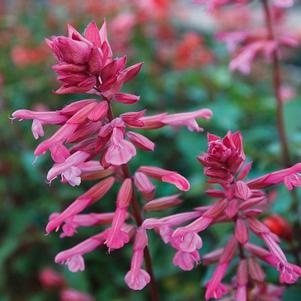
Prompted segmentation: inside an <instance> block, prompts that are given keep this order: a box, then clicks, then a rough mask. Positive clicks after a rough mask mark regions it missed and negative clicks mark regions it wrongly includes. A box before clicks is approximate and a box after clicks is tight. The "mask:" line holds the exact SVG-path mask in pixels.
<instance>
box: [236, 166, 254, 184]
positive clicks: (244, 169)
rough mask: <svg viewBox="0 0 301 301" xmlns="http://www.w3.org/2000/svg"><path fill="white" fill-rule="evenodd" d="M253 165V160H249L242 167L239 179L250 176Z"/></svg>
mask: <svg viewBox="0 0 301 301" xmlns="http://www.w3.org/2000/svg"><path fill="white" fill-rule="evenodd" d="M252 165H253V162H249V163H247V164H246V165H245V166H244V167H242V169H241V171H240V172H239V174H238V176H237V180H238V181H241V180H243V179H245V178H246V177H247V176H248V174H249V172H250V170H251V168H252Z"/></svg>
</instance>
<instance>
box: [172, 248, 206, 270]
mask: <svg viewBox="0 0 301 301" xmlns="http://www.w3.org/2000/svg"><path fill="white" fill-rule="evenodd" d="M200 259H201V257H200V254H199V253H198V251H193V252H183V251H177V253H176V255H175V256H174V258H173V260H172V263H173V264H174V265H175V266H178V267H179V268H181V269H182V270H184V271H190V270H192V269H193V268H194V266H195V265H197V264H198V263H199V261H200Z"/></svg>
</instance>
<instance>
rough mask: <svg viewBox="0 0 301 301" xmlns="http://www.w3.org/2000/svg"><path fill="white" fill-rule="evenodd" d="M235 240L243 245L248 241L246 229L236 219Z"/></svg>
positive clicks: (243, 223) (243, 224)
mask: <svg viewBox="0 0 301 301" xmlns="http://www.w3.org/2000/svg"><path fill="white" fill-rule="evenodd" d="M235 238H236V239H237V241H238V242H240V243H241V244H243V245H244V244H246V243H247V242H248V240H249V233H248V228H247V226H246V224H245V222H244V221H243V220H242V219H240V218H238V219H237V220H236V223H235Z"/></svg>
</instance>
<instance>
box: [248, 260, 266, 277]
mask: <svg viewBox="0 0 301 301" xmlns="http://www.w3.org/2000/svg"><path fill="white" fill-rule="evenodd" d="M248 270H249V274H250V277H251V278H252V279H253V280H254V281H256V282H264V280H265V273H264V271H263V269H262V268H261V266H260V265H259V264H258V262H257V260H256V259H255V258H254V257H249V259H248Z"/></svg>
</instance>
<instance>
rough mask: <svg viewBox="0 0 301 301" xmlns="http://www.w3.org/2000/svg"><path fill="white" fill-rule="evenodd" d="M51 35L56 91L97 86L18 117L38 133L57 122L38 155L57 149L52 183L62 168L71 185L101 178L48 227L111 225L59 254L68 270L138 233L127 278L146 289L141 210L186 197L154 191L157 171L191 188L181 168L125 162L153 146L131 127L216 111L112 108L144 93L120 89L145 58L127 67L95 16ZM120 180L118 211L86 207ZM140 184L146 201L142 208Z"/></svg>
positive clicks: (193, 124) (189, 123)
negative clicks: (81, 27)
mask: <svg viewBox="0 0 301 301" xmlns="http://www.w3.org/2000/svg"><path fill="white" fill-rule="evenodd" d="M47 43H48V45H49V46H50V48H51V49H52V51H53V53H54V55H55V57H56V59H57V64H56V65H54V66H53V69H54V70H55V72H56V73H57V75H58V77H57V78H58V80H59V81H60V82H61V83H62V86H61V87H60V88H59V89H58V90H57V91H56V93H58V94H62V93H88V94H94V98H88V99H83V100H80V101H75V102H72V103H70V104H69V105H67V106H65V107H63V108H62V109H60V110H57V111H50V112H48V111H45V112H42V111H30V110H18V111H16V112H14V113H13V118H15V119H19V120H22V119H32V120H33V123H32V133H33V136H34V137H35V138H36V139H38V138H39V137H43V136H44V129H43V126H44V125H57V126H58V129H57V130H56V131H55V133H54V134H53V135H52V136H50V137H49V138H47V139H46V140H44V141H42V142H41V143H40V144H39V145H38V146H37V148H36V150H35V152H34V154H35V156H36V157H38V156H40V155H42V154H45V153H46V152H47V151H49V152H50V154H51V157H52V160H53V161H54V164H53V166H52V168H51V169H50V170H49V172H48V174H47V180H48V181H49V183H50V182H52V181H53V180H55V179H56V178H57V177H59V176H60V177H61V182H62V183H68V184H70V185H71V186H77V185H80V184H81V182H82V181H92V180H97V183H96V184H94V185H93V186H92V187H91V188H90V189H89V190H88V191H86V192H85V193H84V194H82V195H80V196H79V197H77V198H76V200H75V201H74V202H72V203H71V204H70V205H69V206H68V207H67V208H66V209H65V210H63V211H62V212H60V213H58V212H56V213H53V214H51V216H50V218H49V222H48V224H47V226H46V232H47V233H48V234H49V233H51V232H52V231H54V230H56V231H58V230H59V229H60V228H61V229H62V232H63V233H62V234H61V237H66V236H67V237H70V236H73V235H74V234H75V233H76V231H77V229H78V228H80V227H90V226H98V225H108V226H107V227H106V228H105V229H104V230H103V231H102V232H100V233H98V234H96V235H94V236H92V237H90V238H88V239H86V240H85V241H83V242H82V243H80V244H78V245H76V246H75V247H73V248H71V249H69V250H66V251H63V252H61V253H59V254H58V255H57V256H56V258H55V261H56V262H57V263H61V264H63V263H66V264H67V265H68V268H69V270H70V271H73V272H75V271H82V270H84V268H85V263H84V259H83V255H84V254H86V253H88V252H91V251H93V250H94V249H96V248H98V247H100V246H101V245H106V246H107V247H108V249H109V251H112V250H116V249H120V248H122V247H123V246H124V245H125V244H127V243H128V242H129V241H130V239H131V238H132V237H134V239H135V243H134V248H133V258H132V264H131V270H130V272H129V273H128V274H127V275H126V277H125V281H126V282H127V284H128V285H129V286H130V287H131V288H133V289H141V288H142V287H144V286H145V285H146V284H147V283H148V282H149V281H150V275H149V274H148V273H147V272H146V271H144V270H142V267H141V266H142V263H143V252H144V249H145V248H146V247H147V235H146V232H145V230H144V229H141V228H139V226H140V225H141V223H142V222H143V220H142V216H143V212H144V211H145V212H147V211H153V210H162V209H165V208H168V207H171V206H174V205H176V204H178V203H179V202H180V201H181V200H180V199H179V195H172V196H165V197H161V198H157V199H154V196H155V190H156V187H155V186H154V184H153V183H152V181H151V178H152V179H155V180H158V181H161V182H167V183H170V184H173V185H175V186H176V187H177V188H178V189H179V190H182V191H187V190H189V187H190V185H189V182H188V181H187V180H186V179H185V178H184V177H183V176H181V175H180V174H178V173H176V172H174V171H170V170H166V169H162V168H159V167H152V166H141V167H139V168H138V169H137V170H136V172H135V174H134V175H133V176H132V175H131V174H130V171H129V167H128V165H127V163H128V162H129V161H130V160H131V159H132V158H133V157H135V155H136V148H140V149H142V150H144V151H153V150H154V148H155V144H154V142H152V141H151V140H150V139H148V138H147V137H145V136H144V135H142V134H141V133H137V132H135V131H133V130H134V129H144V130H152V129H157V128H161V127H164V126H167V125H169V126H172V127H179V126H186V127H187V128H188V129H189V130H191V131H197V132H199V131H202V128H200V127H199V125H198V123H197V121H196V119H198V118H204V119H208V118H210V117H211V115H212V113H211V111H210V110H209V109H201V110H197V111H194V112H188V113H177V114H168V113H161V114H157V115H153V116H144V115H145V110H142V111H138V112H125V113H123V114H121V115H119V116H114V113H113V109H112V105H113V104H114V103H115V102H121V103H123V104H128V105H130V104H133V103H135V102H137V101H138V100H139V96H136V95H133V94H128V93H123V92H120V89H121V88H122V86H123V84H124V83H126V82H128V81H130V80H132V79H133V78H134V77H135V76H136V75H137V74H138V72H139V70H140V68H141V66H142V64H141V63H138V64H135V65H133V66H130V67H127V68H126V67H125V66H126V57H125V56H124V57H121V58H114V57H113V53H112V50H111V47H110V44H109V42H108V38H107V33H106V24H105V23H104V24H103V25H102V27H101V29H100V30H98V28H97V26H96V24H95V23H94V22H92V23H90V24H89V25H88V26H87V28H86V30H85V33H84V35H81V34H80V33H79V32H78V31H76V30H75V29H74V28H73V27H72V26H70V25H69V26H68V37H65V36H58V37H52V38H51V39H49V40H47ZM115 182H120V183H121V184H120V187H119V192H118V195H117V199H116V209H115V211H114V212H108V213H83V211H84V210H85V209H87V208H88V207H90V206H91V205H92V204H94V203H95V202H97V201H99V200H100V199H102V198H103V197H104V196H105V195H106V194H107V193H108V192H109V191H110V189H111V188H112V186H113V185H114V184H115ZM137 192H140V193H141V195H142V197H143V198H144V199H145V200H146V201H148V202H147V204H145V206H144V208H142V209H140V205H139V203H138V201H137ZM130 207H132V211H131V213H130V210H129V209H130ZM133 221H134V222H133ZM137 226H138V227H137Z"/></svg>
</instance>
